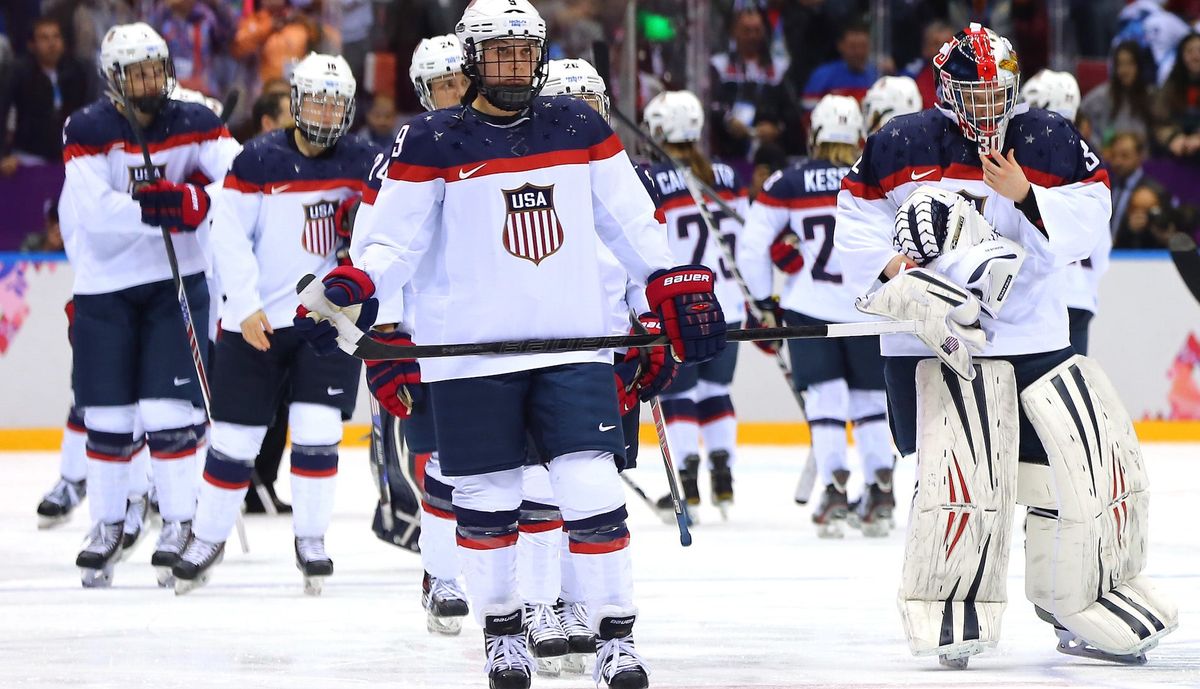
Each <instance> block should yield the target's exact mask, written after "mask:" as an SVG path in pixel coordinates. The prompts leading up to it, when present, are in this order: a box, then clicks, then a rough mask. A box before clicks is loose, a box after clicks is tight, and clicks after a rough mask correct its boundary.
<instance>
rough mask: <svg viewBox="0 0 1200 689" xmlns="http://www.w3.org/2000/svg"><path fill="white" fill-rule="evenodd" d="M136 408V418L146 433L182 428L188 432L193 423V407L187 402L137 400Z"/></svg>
mask: <svg viewBox="0 0 1200 689" xmlns="http://www.w3.org/2000/svg"><path fill="white" fill-rule="evenodd" d="M137 406H138V416H139V418H141V420H142V424H143V425H144V426H145V427H146V432H147V433H154V432H155V431H162V430H166V429H171V428H184V427H187V428H188V429H189V430H190V429H191V427H192V424H193V423H194V420H193V417H192V414H193V410H194V409H195V407H193V406H192V403H191V402H189V401H188V400H171V399H150V400H139V401H138V405H137Z"/></svg>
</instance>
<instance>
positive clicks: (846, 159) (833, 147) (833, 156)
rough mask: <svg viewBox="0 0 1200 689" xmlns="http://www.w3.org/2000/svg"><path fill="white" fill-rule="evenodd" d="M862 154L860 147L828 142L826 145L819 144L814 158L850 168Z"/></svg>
mask: <svg viewBox="0 0 1200 689" xmlns="http://www.w3.org/2000/svg"><path fill="white" fill-rule="evenodd" d="M861 153H862V151H861V150H860V149H859V147H858V146H855V145H854V144H839V143H832V142H829V141H826V142H825V143H821V144H817V150H816V151H814V152H813V158H814V159H819V160H828V161H829V162H831V163H836V164H838V165H847V166H848V165H853V164H854V161H856V160H858V156H859V155H860V154H861Z"/></svg>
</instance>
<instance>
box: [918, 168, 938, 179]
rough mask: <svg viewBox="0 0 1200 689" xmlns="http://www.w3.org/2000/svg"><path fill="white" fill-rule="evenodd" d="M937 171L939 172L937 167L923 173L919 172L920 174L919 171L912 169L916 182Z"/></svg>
mask: <svg viewBox="0 0 1200 689" xmlns="http://www.w3.org/2000/svg"><path fill="white" fill-rule="evenodd" d="M935 172H937V168H934V169H932V170H926V171H925V172H922V173H921V174H919V175H918V174H917V171H916V170H913V171H912V180H913V181H914V182H917V181H920V180H923V179H925V178H926V177H928V176H930V175H932V174H933V173H935Z"/></svg>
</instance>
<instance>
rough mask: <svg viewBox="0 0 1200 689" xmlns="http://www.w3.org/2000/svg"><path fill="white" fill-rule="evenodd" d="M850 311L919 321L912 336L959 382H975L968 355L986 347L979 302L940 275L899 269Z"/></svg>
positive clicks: (917, 270)
mask: <svg viewBox="0 0 1200 689" xmlns="http://www.w3.org/2000/svg"><path fill="white" fill-rule="evenodd" d="M855 307H857V308H858V310H859V311H862V312H863V313H870V314H874V315H877V316H884V317H886V318H889V319H891V320H894V321H905V320H915V321H919V322H920V325H919V326H918V328H917V332H916V336H917V338H918V339H920V340H921V342H923V343H925V346H927V347H929V349H930V350H932V351H933V353H934V354H936V355H937V357H938V358H939V359H941V360H942V362H943V363H945V364H946V365H947V366H949V367H950V368H951V369H953V370H954V372H955V373H957V374H958V375H959V376H960V377H961V378H963V379H965V380H974V379H975V368H974V366H972V365H971V355H972V354H979V353H980V352H982V351H983V348H984V346H985V345H987V334H986V333H984V331H983V329H982V328H981V327H980V326H979V313H980V306H979V300H978V299H976V298H975V296H974V295H972V294H971V293H970V292H967V291H966V290H964V289H962V288H961V287H959V286H958V285H955V284H954V283H952V282H950V281H949V280H948V279H946V277H945V276H943V275H941V274H939V273H936V272H934V271H932V270H928V269H925V268H913V269H911V270H905V271H901V272H900V273H898V274H897V275H896V277H894V278H892V279H891V280H888V281H887V282H886V283H884V285H883V287H880V288H879V289H877V290H875V291H874V292H872V293H870V294H868V295H867V296H865V297H859V298H858V300H857V302H855Z"/></svg>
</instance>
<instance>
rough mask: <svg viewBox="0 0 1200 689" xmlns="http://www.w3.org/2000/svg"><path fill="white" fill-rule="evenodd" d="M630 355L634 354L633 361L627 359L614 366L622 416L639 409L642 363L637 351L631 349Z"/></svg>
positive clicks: (618, 402) (618, 401)
mask: <svg viewBox="0 0 1200 689" xmlns="http://www.w3.org/2000/svg"><path fill="white" fill-rule="evenodd" d="M629 353H632V354H633V358H632V359H629V358H626V359H625V360H623V361H619V362H617V363H616V364H614V365H613V377H614V378H615V379H616V383H617V407H618V408H620V410H621V416H624V415H626V414H628V413H629V412H631V411H633V410H634V409H635V408H637V406H638V401H639V400H638V390H637V382H638V377H639V376H640V375H641V372H642V362H641V360H639V359H638V356H637V354H636V353H635V350H632V349H631V350H629ZM626 357H628V354H626Z"/></svg>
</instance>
